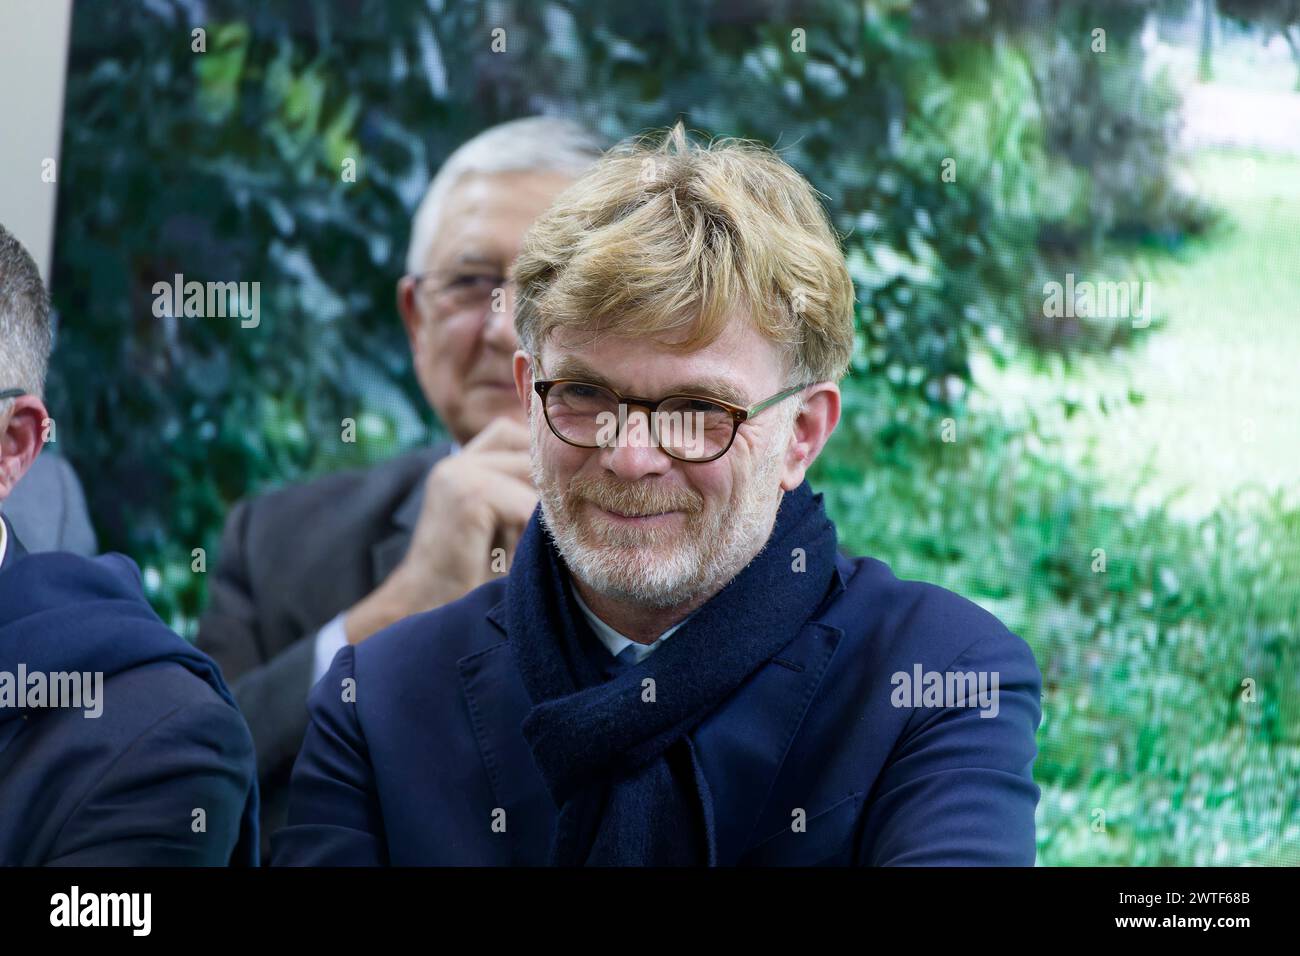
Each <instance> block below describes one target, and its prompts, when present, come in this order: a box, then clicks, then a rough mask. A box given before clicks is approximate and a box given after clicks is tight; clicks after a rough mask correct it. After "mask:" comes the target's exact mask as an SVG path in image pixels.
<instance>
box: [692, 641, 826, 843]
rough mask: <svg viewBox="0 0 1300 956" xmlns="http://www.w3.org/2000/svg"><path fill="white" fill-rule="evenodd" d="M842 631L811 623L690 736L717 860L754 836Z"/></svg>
mask: <svg viewBox="0 0 1300 956" xmlns="http://www.w3.org/2000/svg"><path fill="white" fill-rule="evenodd" d="M843 635H844V632H843V631H841V630H840V629H839V628H837V627H831V626H829V625H825V624H821V623H818V622H810V623H809V624H807V625H805V626H804V628H803V629H802V630H801V631H800V632H799V634H798V636H797V637H795V639H794V640H793V641H791V642H790V643H789V644H788V645H786V647H785V649H784V650H782V651H781V652H780V653H779V654H777V655H776V657H774V658H773V659H772V660H771V661H769V662H768V663H767V664H765V665H764V666H763V667H762V668H760V669H759V670H758V672H757V673H755V674H754V676H753V677H751V678H750V679H749V680H748V681H747V682H746V683H745V684H744V685H743V686H742V687H741V689H740V690H738V691H737V692H736V693H735V695H733V696H732V697H731V699H730V700H728V701H727V702H726V703H725V704H724V705H723V706H722V707H720V708H719V709H718V710H717V711H715V712H714V713H713V714H712V715H710V716H709V717H708V718H706V719H705V721H704V722H703V723H702V724H701V725H700V726H699V727H698V728H697V729H696V730H695V732H694V733H693V734H692V735H691V737H692V740H693V742H694V744H695V750H696V754H697V759H698V760H699V762H700V768H701V771H702V772H703V774H704V778H705V779H706V780H707V781H708V783H709V792H710V794H711V795H712V799H713V808H712V810H713V813H712V815H713V820H714V845H715V847H716V850H717V860H718V865H719V866H733V865H735V863H736V861H737V860H738V859H739V858H740V856H741V855H742V853H743V852H744V850H745V848H746V846H748V845H749V843H750V842H751V839H752V838H753V836H754V828H755V827H756V826H757V824H758V821H759V815H760V814H761V813H762V812H763V810H764V808H765V807H766V805H767V798H768V795H769V794H770V793H771V791H772V785H773V783H774V782H775V781H776V775H777V773H778V772H779V771H780V769H781V765H782V764H783V763H784V762H785V756H786V754H787V753H788V752H789V750H790V744H791V742H792V741H793V740H794V736H795V734H796V733H797V732H798V730H799V726H800V725H801V724H802V723H803V717H804V714H805V713H806V712H807V710H808V707H809V705H810V704H811V703H812V700H813V697H814V696H815V695H816V692H817V688H818V686H819V685H820V684H821V680H822V677H823V675H824V674H825V673H826V668H827V666H828V665H829V664H830V661H831V657H832V655H833V654H834V653H835V648H836V647H837V646H839V642H840V638H841V637H843Z"/></svg>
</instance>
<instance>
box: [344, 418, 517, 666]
mask: <svg viewBox="0 0 1300 956" xmlns="http://www.w3.org/2000/svg"><path fill="white" fill-rule="evenodd" d="M536 507H537V491H536V489H535V488H533V485H532V480H531V478H530V476H529V469H528V428H527V426H525V425H521V424H520V423H519V422H516V421H514V420H512V419H508V418H498V419H495V420H494V421H493V422H492V423H491V424H489V425H488V426H487V428H485V429H483V431H481V432H479V433H478V434H477V435H475V436H474V438H473V439H471V440H470V441H469V442H468V443H467V444H466V445H465V447H464V448H463V449H462V450H461V451H460V453H459V454H456V455H449V456H447V457H446V458H443V459H442V460H441V461H439V462H438V463H437V464H436V465H434V466H433V468H432V469H431V470H430V472H429V477H428V478H427V479H425V493H424V504H423V506H422V507H421V509H420V518H419V521H418V522H417V523H416V526H415V534H414V536H413V537H412V539H411V546H410V548H409V549H408V551H407V553H406V557H405V558H403V559H402V563H401V564H399V565H398V566H397V567H396V568H395V569H394V570H393V573H392V574H390V575H389V576H388V578H387V579H386V580H385V581H384V582H383V583H382V584H381V585H380V586H379V587H378V588H376V589H375V590H374V591H373V592H371V593H370V594H369V595H368V596H367V597H365V598H364V599H362V600H361V601H359V602H358V603H357V604H356V605H354V606H353V607H352V609H351V610H350V611H348V612H347V615H346V617H345V618H344V627H345V628H346V630H347V635H348V641H349V643H352V644H359V643H360V642H361V641H364V640H365V639H366V638H367V637H369V636H370V635H371V634H374V633H375V632H376V631H379V630H381V629H382V628H385V627H387V626H388V625H389V624H392V623H394V622H396V621H400V620H401V619H402V618H404V617H409V616H410V615H412V614H417V613H419V612H421V611H428V610H431V609H432V608H435V607H441V606H442V605H443V604H447V603H449V602H451V601H454V600H456V599H457V598H459V597H462V596H463V595H465V594H468V593H469V592H470V591H472V590H473V589H474V588H476V587H478V586H479V585H480V584H483V583H485V582H487V581H489V580H491V579H492V578H493V577H495V576H496V575H497V574H499V573H501V571H500V570H499V569H501V568H503V567H505V568H508V567H509V566H510V561H511V560H513V558H514V552H515V545H516V544H517V543H518V541H519V537H520V535H522V534H523V530H524V526H525V525H527V524H528V519H529V518H530V517H532V514H533V509H534V508H536ZM497 548H501V549H502V550H503V552H504V562H502V561H501V560H499V559H501V558H502V554H501V553H498V554H497V558H498V561H497V563H496V566H497V570H494V568H493V552H494V551H495V549H497Z"/></svg>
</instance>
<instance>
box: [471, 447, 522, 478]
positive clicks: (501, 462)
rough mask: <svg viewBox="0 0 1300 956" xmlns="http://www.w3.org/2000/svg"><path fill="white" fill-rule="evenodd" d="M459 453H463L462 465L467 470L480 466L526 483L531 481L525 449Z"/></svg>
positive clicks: (485, 469)
mask: <svg viewBox="0 0 1300 956" xmlns="http://www.w3.org/2000/svg"><path fill="white" fill-rule="evenodd" d="M461 454H462V455H465V461H464V463H463V467H464V468H465V469H467V470H468V469H470V468H471V467H472V468H475V469H478V468H480V467H482V469H483V470H484V471H492V472H496V473H497V474H500V475H506V476H508V477H511V478H514V479H517V480H518V481H522V482H524V483H525V484H528V485H531V484H532V483H533V479H532V477H531V476H532V472H531V471H530V470H529V457H528V452H527V451H480V452H474V453H473V454H472V455H471V454H469V453H468V451H465V452H461Z"/></svg>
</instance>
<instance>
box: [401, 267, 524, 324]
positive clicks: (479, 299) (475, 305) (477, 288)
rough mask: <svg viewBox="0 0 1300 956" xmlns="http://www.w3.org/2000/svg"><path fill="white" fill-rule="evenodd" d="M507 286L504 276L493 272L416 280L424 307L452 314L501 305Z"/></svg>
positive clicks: (456, 274)
mask: <svg viewBox="0 0 1300 956" xmlns="http://www.w3.org/2000/svg"><path fill="white" fill-rule="evenodd" d="M507 285H508V283H507V280H506V278H505V276H502V275H498V274H497V273H493V272H453V273H450V274H447V275H431V276H429V277H428V278H427V279H426V280H424V281H422V282H421V283H420V293H421V296H422V298H423V300H424V303H425V307H426V309H429V310H431V311H435V312H438V313H441V314H443V315H454V314H456V313H459V312H470V311H478V310H480V309H482V308H484V307H485V306H493V307H494V308H498V309H502V308H505V307H506V305H507V304H508V300H507V295H508V293H509V291H510V290H509V289H508V288H507Z"/></svg>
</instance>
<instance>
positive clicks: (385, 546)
mask: <svg viewBox="0 0 1300 956" xmlns="http://www.w3.org/2000/svg"><path fill="white" fill-rule="evenodd" d="M442 457H443V456H442V455H437V456H436V457H435V458H434V459H433V460H434V461H435V462H436V461H438V460H439V459H441V458H442ZM424 486H425V480H424V478H423V477H421V478H420V479H419V480H418V481H416V482H415V484H414V485H413V486H412V487H411V491H410V493H409V494H407V496H406V497H405V498H404V499H403V500H402V503H401V504H400V505H398V506H397V510H396V511H394V512H393V528H392V530H391V531H390V532H389V533H388V534H387V535H385V536H384V537H382V538H380V539H379V540H378V541H376V542H375V543H374V544H373V545H371V546H370V572H371V574H372V575H373V579H372V580H373V584H372V586H373V587H378V586H379V585H380V584H382V583H383V582H384V581H385V580H386V579H387V578H388V575H390V574H391V573H392V572H393V569H394V568H396V567H397V566H398V565H399V564H401V563H402V558H404V557H406V551H407V549H408V548H409V547H410V546H411V536H412V535H414V534H415V525H416V523H417V522H418V521H419V519H420V508H421V507H422V506H423V504H424Z"/></svg>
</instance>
